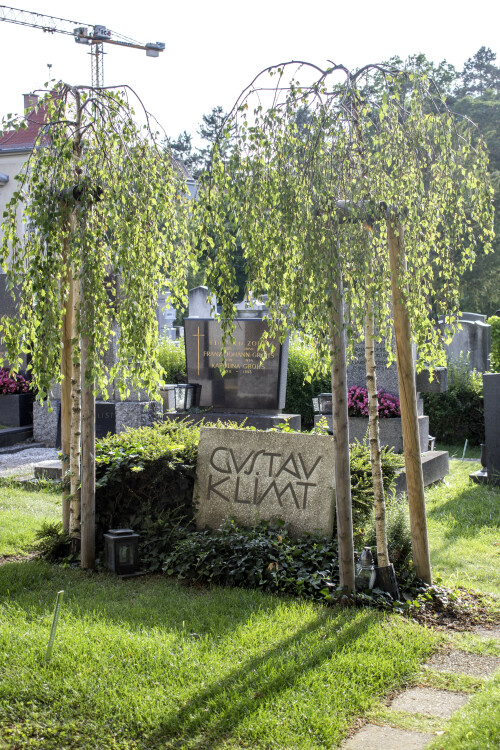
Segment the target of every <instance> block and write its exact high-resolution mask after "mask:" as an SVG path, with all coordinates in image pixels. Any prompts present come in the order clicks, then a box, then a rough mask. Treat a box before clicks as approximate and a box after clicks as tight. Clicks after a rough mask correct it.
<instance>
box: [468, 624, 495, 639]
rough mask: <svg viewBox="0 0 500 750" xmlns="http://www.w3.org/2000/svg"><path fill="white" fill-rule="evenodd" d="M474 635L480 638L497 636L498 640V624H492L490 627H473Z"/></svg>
mask: <svg viewBox="0 0 500 750" xmlns="http://www.w3.org/2000/svg"><path fill="white" fill-rule="evenodd" d="M472 633H473V634H474V635H477V636H479V637H480V638H498V640H500V625H492V626H491V627H484V628H474V630H473V631H472Z"/></svg>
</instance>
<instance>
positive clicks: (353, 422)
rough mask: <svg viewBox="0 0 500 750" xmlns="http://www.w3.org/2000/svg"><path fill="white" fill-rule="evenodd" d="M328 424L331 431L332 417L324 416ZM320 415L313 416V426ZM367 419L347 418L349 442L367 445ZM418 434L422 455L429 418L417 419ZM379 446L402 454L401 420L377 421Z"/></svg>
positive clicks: (426, 448)
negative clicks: (388, 447) (387, 447)
mask: <svg viewBox="0 0 500 750" xmlns="http://www.w3.org/2000/svg"><path fill="white" fill-rule="evenodd" d="M324 416H325V417H326V420H327V422H328V428H329V429H330V430H332V429H333V426H332V415H331V414H325V415H324ZM320 418H321V415H318V414H316V415H315V416H314V424H317V423H318V422H319V420H320ZM367 430H368V417H349V442H350V443H354V442H355V441H356V440H359V442H360V443H368V440H367ZM418 432H419V436H420V451H421V452H422V453H424V452H425V451H426V450H428V447H429V417H426V416H421V417H419V418H418ZM379 434H380V445H381V446H382V447H384V446H385V445H387V446H390V447H392V448H394V450H395V451H396V453H402V452H403V433H402V429H401V418H400V417H394V418H392V419H380V420H379Z"/></svg>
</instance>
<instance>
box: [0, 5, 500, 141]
mask: <svg viewBox="0 0 500 750" xmlns="http://www.w3.org/2000/svg"><path fill="white" fill-rule="evenodd" d="M11 1H12V0H11ZM15 5H16V7H20V8H22V9H24V10H30V11H34V12H37V13H43V14H46V15H51V16H59V17H61V18H67V19H72V20H75V21H77V22H78V23H79V24H86V25H90V26H92V25H94V24H102V25H104V26H107V27H108V28H109V29H111V30H113V31H116V32H118V33H119V34H122V35H124V36H127V37H130V38H132V39H134V40H137V41H139V42H141V43H146V42H149V41H160V42H164V43H165V45H166V49H165V51H164V52H163V53H160V56H159V57H158V58H156V59H155V58H148V57H146V53H145V52H143V51H141V50H133V49H125V48H121V47H115V46H112V45H105V48H106V51H107V53H108V54H107V55H106V56H105V62H104V83H105V85H106V86H112V85H119V84H128V85H129V86H131V87H132V88H133V89H134V90H135V91H136V92H137V93H138V94H139V95H140V97H141V99H142V101H143V102H144V104H145V106H146V108H147V109H148V110H149V111H150V112H151V113H152V114H154V115H155V117H156V118H157V120H158V121H159V122H160V124H161V125H162V126H163V128H164V129H165V131H166V132H167V133H168V134H169V135H170V136H171V137H173V138H175V137H176V136H177V135H178V134H179V133H180V132H181V131H183V130H187V131H188V132H190V133H192V134H193V136H196V131H197V128H198V126H199V123H200V121H201V118H202V115H203V114H205V113H208V112H210V110H211V109H212V108H213V107H214V106H216V105H219V104H220V105H221V106H222V107H223V108H224V110H229V109H230V108H231V107H232V105H233V103H234V101H235V100H236V98H237V97H238V95H239V94H240V92H241V91H242V90H243V89H244V88H245V87H246V86H247V85H248V83H249V82H250V81H251V80H252V79H253V78H254V77H255V75H256V74H257V73H258V72H259V71H260V70H262V69H263V68H265V67H267V66H269V65H272V64H275V63H280V62H285V61H287V60H304V61H309V62H313V63H315V64H317V65H319V66H320V67H322V68H323V67H327V65H328V63H327V61H328V60H330V61H333V62H334V63H336V64H338V63H342V64H343V65H345V66H346V67H348V68H350V69H356V68H359V67H362V66H363V65H366V64H367V63H375V62H382V61H383V60H387V59H389V58H390V57H392V56H393V55H398V56H400V57H401V58H406V57H407V56H408V55H411V54H416V53H419V52H423V53H424V54H425V55H426V56H427V58H428V59H430V60H433V61H434V62H436V63H437V62H440V61H442V60H447V62H449V63H452V64H453V65H454V66H455V67H456V68H457V69H458V70H461V69H462V68H463V65H464V62H465V61H466V60H467V59H468V58H469V57H472V56H473V55H474V54H475V53H476V52H477V50H478V49H479V48H480V47H481V46H483V45H484V46H486V47H490V48H491V49H492V50H493V52H494V53H496V54H497V64H500V42H499V35H498V28H499V26H500V3H499V2H497V0H475V2H474V3H473V4H472V5H471V4H467V5H466V4H465V3H463V4H460V0H453V1H452V0H419V2H418V3H413V2H412V3H410V2H404V0H379V1H378V2H374V1H373V0H371V1H370V2H368V0H357V2H353V1H352V0H351V2H346V0H343V1H342V2H340V0H328V1H327V0H309V2H306V1H305V0H301V2H296V1H295V0H287V1H285V0H252V2H242V0H240V2H235V1H234V0H231V1H230V0H211V2H207V0H204V1H203V0H190V2H189V1H185V2H179V0H177V2H175V3H174V2H171V0H161V1H160V0H156V1H154V0H142V2H139V3H137V2H134V3H128V4H126V3H124V2H123V0H120V2H119V1H118V0H100V1H99V2H98V0H86V2H85V3H74V2H71V0H69V1H68V0H40V1H35V0H17V1H16V2H15ZM1 15H2V8H1V7H0V17H1ZM87 53H88V47H85V46H83V45H78V44H75V42H74V40H73V39H72V38H71V37H70V36H65V35H62V34H48V33H45V32H43V31H41V30H39V29H32V28H26V27H22V26H17V25H14V24H12V23H0V62H1V70H2V85H1V89H0V92H1V96H0V116H1V115H5V114H7V113H9V112H14V113H15V112H20V111H22V106H23V104H22V102H23V99H22V95H23V94H24V93H28V92H31V91H33V90H35V89H37V88H40V87H41V86H43V84H44V82H45V81H47V80H48V79H49V77H50V76H49V68H48V67H47V64H48V63H50V64H51V65H52V67H51V76H52V77H54V78H56V79H57V80H60V79H62V80H64V81H66V82H67V83H71V84H89V83H90V57H89V56H88V54H87Z"/></svg>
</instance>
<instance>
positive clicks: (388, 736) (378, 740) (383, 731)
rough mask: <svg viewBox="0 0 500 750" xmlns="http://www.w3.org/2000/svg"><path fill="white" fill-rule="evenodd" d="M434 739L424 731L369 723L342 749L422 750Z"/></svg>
mask: <svg viewBox="0 0 500 750" xmlns="http://www.w3.org/2000/svg"><path fill="white" fill-rule="evenodd" d="M433 739H434V735H432V734H427V733H424V732H410V731H408V730H406V729H395V728H394V727H379V726H377V725H376V724H367V725H366V726H364V727H363V728H362V729H360V730H359V732H356V734H355V735H354V736H353V737H350V738H349V739H348V740H347V742H345V743H344V744H343V745H342V750H368V748H369V749H370V750H402V748H404V750H422V748H424V747H427V745H428V744H429V742H431V741H432V740H433Z"/></svg>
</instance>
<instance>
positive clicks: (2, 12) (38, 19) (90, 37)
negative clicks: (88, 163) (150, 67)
mask: <svg viewBox="0 0 500 750" xmlns="http://www.w3.org/2000/svg"><path fill="white" fill-rule="evenodd" d="M0 21H7V23H16V24H18V25H19V26H30V27H31V28H32V29H41V30H42V31H46V32H48V33H49V34H66V35H67V36H72V37H73V38H74V40H75V42H77V43H78V44H87V45H91V46H92V50H91V68H92V86H95V87H96V88H99V87H102V86H103V85H104V72H103V59H104V44H116V45H118V46H120V47H132V48H133V49H143V50H145V51H146V55H147V56H148V57H158V55H159V54H160V52H163V50H164V49H165V44H164V43H163V42H148V43H147V44H140V43H139V42H135V41H134V40H133V39H128V38H127V37H125V36H122V35H121V34H117V33H116V32H114V31H111V30H110V29H107V28H106V26H102V25H101V24H90V23H81V22H80V21H70V20H69V19H67V18H57V17H56V16H45V15H43V14H42V13H33V12H32V11H30V10H21V9H20V8H10V7H9V6H8V5H0Z"/></svg>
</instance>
